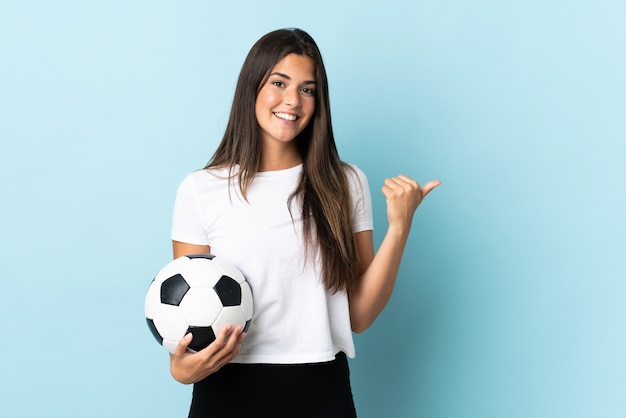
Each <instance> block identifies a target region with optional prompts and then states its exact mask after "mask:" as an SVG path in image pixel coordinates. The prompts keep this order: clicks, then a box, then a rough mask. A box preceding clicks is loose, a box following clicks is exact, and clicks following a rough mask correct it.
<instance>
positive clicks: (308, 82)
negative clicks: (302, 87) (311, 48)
mask: <svg viewBox="0 0 626 418" xmlns="http://www.w3.org/2000/svg"><path fill="white" fill-rule="evenodd" d="M274 75H275V76H278V77H281V78H284V79H285V80H291V77H289V76H288V75H287V74H283V73H279V72H278V71H276V72H273V73H272V74H270V77H271V76H274ZM302 84H307V85H308V84H317V83H316V82H315V80H307V81H304V82H303V83H302Z"/></svg>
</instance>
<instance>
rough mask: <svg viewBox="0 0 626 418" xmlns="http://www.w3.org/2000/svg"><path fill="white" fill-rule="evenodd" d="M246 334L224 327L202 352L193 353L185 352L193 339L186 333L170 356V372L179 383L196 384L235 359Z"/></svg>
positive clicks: (238, 329) (240, 329) (236, 329)
mask: <svg viewBox="0 0 626 418" xmlns="http://www.w3.org/2000/svg"><path fill="white" fill-rule="evenodd" d="M245 336H246V334H245V333H244V332H242V327H241V326H237V327H236V328H235V329H232V327H231V326H230V325H228V326H226V327H224V329H222V331H221V332H220V334H219V335H218V336H217V338H216V339H215V341H213V342H212V343H211V344H209V346H208V347H206V348H204V349H203V350H200V351H198V352H197V353H193V352H191V351H188V350H187V347H188V346H189V344H190V343H191V340H192V338H193V336H192V334H191V333H188V334H187V335H185V336H184V337H183V339H182V340H180V342H179V343H178V346H177V347H176V351H175V352H174V354H170V372H171V373H172V376H173V377H174V379H176V380H177V381H179V382H180V383H184V384H190V383H196V382H199V381H200V380H202V379H204V378H205V377H207V376H208V375H210V374H212V373H215V372H216V371H218V370H219V369H220V368H221V367H222V366H224V365H225V364H226V363H228V362H229V361H231V360H232V359H234V358H235V356H236V355H237V354H238V353H239V349H240V348H241V343H242V342H243V339H244V337H245Z"/></svg>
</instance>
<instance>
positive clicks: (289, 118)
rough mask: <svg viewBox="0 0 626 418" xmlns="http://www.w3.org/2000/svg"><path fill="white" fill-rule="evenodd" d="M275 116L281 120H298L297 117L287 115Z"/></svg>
mask: <svg viewBox="0 0 626 418" xmlns="http://www.w3.org/2000/svg"><path fill="white" fill-rule="evenodd" d="M275 115H276V116H277V117H279V118H281V119H285V120H290V121H294V120H296V116H295V115H288V114H286V113H275Z"/></svg>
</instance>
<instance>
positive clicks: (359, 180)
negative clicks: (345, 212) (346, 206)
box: [348, 165, 374, 233]
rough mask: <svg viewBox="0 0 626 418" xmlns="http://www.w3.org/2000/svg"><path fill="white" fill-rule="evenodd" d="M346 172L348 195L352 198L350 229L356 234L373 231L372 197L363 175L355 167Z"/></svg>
mask: <svg viewBox="0 0 626 418" xmlns="http://www.w3.org/2000/svg"><path fill="white" fill-rule="evenodd" d="M352 169H353V170H348V181H349V182H350V193H351V196H352V229H353V231H354V232H355V233H356V232H361V231H369V230H373V229H374V217H373V211H372V195H371V193H370V188H369V183H368V181H367V177H366V176H365V173H364V172H363V171H362V170H361V169H359V168H358V167H357V166H356V165H352Z"/></svg>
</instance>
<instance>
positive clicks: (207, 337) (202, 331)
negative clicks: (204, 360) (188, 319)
mask: <svg viewBox="0 0 626 418" xmlns="http://www.w3.org/2000/svg"><path fill="white" fill-rule="evenodd" d="M190 332H191V334H192V335H193V338H192V339H191V343H189V348H191V349H192V350H193V351H200V350H202V349H203V348H205V347H207V346H208V345H209V344H211V343H212V342H213V341H215V332H214V331H213V328H211V327H193V326H192V327H189V328H187V332H186V333H185V334H188V333H190Z"/></svg>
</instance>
